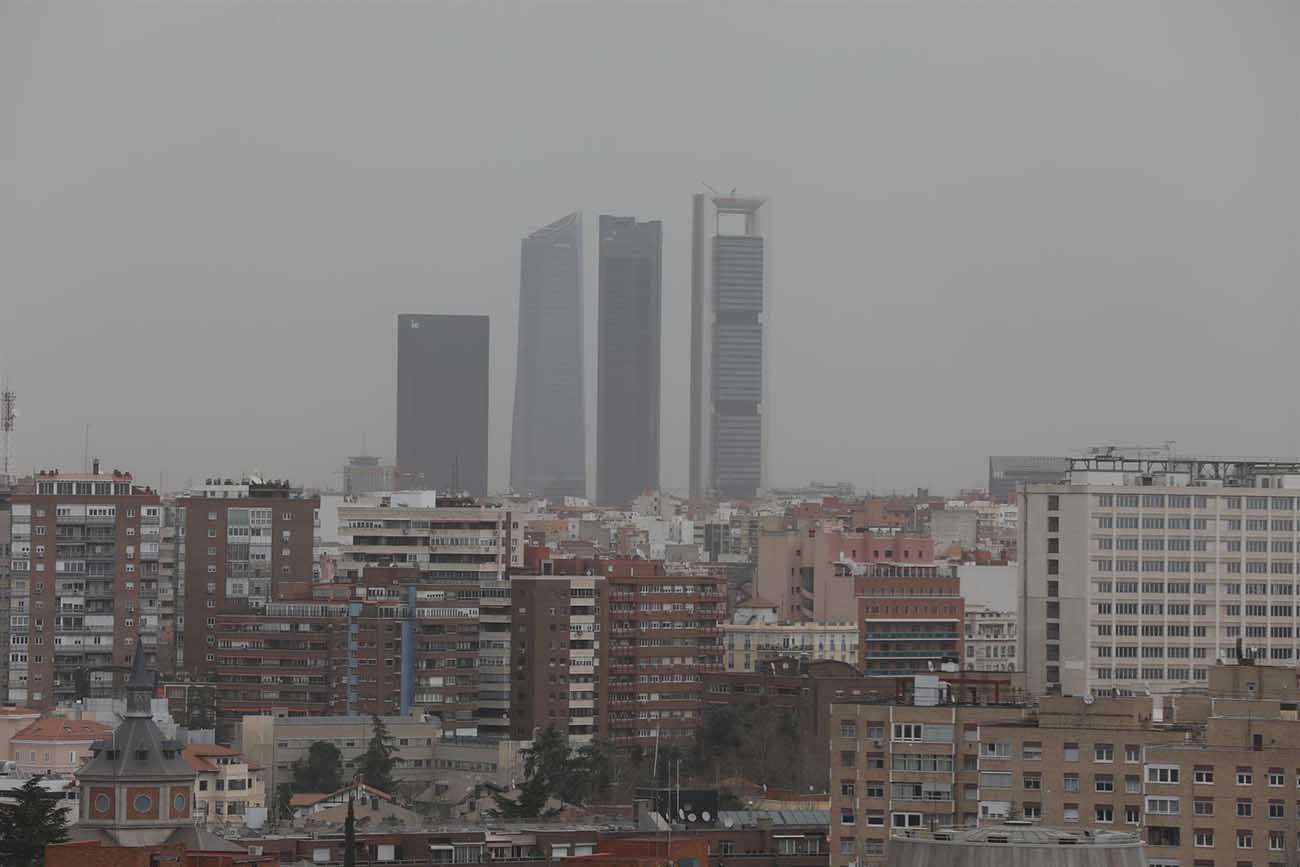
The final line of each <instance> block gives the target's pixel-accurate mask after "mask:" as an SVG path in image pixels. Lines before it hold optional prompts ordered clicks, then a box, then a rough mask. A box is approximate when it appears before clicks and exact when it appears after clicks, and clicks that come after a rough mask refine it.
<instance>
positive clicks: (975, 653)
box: [963, 603, 1020, 671]
mask: <svg viewBox="0 0 1300 867" xmlns="http://www.w3.org/2000/svg"><path fill="white" fill-rule="evenodd" d="M965 617H966V642H965V651H964V653H963V657H964V658H965V667H966V669H967V670H968V671H1016V670H1017V668H1016V665H1017V660H1018V659H1019V658H1020V626H1019V621H1018V620H1017V618H1016V612H1014V611H998V610H996V609H993V608H989V607H988V606H987V605H972V604H970V603H967V604H966V614H965Z"/></svg>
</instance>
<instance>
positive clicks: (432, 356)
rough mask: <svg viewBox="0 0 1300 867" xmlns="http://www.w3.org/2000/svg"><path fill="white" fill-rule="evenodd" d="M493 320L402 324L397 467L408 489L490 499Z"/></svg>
mask: <svg viewBox="0 0 1300 867" xmlns="http://www.w3.org/2000/svg"><path fill="white" fill-rule="evenodd" d="M488 354H489V344H488V318H487V317H486V316H440V315H423V314H410V313H408V314H403V315H401V316H398V317H397V468H398V471H399V472H401V473H404V474H406V475H407V477H408V478H410V479H411V481H410V482H409V484H411V485H415V486H418V487H420V488H426V489H433V490H440V491H452V492H458V491H468V492H469V493H471V494H473V495H475V496H479V497H481V496H485V495H486V494H487V474H488V470H487V466H488Z"/></svg>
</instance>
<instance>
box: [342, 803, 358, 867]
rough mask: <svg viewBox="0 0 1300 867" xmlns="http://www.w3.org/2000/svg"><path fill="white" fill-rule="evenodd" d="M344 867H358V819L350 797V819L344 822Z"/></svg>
mask: <svg viewBox="0 0 1300 867" xmlns="http://www.w3.org/2000/svg"><path fill="white" fill-rule="evenodd" d="M343 867H357V817H356V813H355V812H354V810H353V808H352V796H351V795H348V817H347V819H345V820H344V822H343Z"/></svg>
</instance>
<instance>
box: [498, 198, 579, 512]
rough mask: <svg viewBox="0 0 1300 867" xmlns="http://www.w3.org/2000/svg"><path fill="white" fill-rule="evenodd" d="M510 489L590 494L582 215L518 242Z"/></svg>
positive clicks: (556, 494) (564, 219)
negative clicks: (583, 329) (583, 338)
mask: <svg viewBox="0 0 1300 867" xmlns="http://www.w3.org/2000/svg"><path fill="white" fill-rule="evenodd" d="M522 247H523V249H522V252H521V256H520V271H519V353H518V356H517V368H516V374H515V413H514V427H513V429H512V431H511V439H510V487H511V488H513V489H514V491H515V492H516V493H521V494H525V493H531V494H537V495H540V496H547V497H564V496H574V497H584V496H586V494H587V448H586V421H585V419H586V416H585V414H584V406H585V400H584V397H583V391H582V215H581V214H580V213H577V212H574V213H572V214H569V215H568V216H567V217H562V218H560V219H559V220H556V221H555V222H554V223H551V224H550V225H549V226H543V227H542V228H540V229H538V230H537V231H536V232H533V233H532V234H531V235H529V236H528V237H526V238H524V240H523V245H522Z"/></svg>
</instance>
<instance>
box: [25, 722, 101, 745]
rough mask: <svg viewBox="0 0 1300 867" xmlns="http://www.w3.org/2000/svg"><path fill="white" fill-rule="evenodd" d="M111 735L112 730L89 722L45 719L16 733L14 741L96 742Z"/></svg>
mask: <svg viewBox="0 0 1300 867" xmlns="http://www.w3.org/2000/svg"><path fill="white" fill-rule="evenodd" d="M112 734H113V729H112V728H110V727H109V726H106V725H104V724H103V723H97V722H93V721H91V720H77V719H63V718H62V717H47V718H45V719H38V720H36V721H35V722H34V723H32V724H31V725H29V726H27V727H25V728H24V729H22V730H21V731H19V732H16V733H15V734H14V736H13V738H12V739H11V740H15V741H92V742H93V741H97V740H103V739H104V738H107V737H109V736H110V735H112Z"/></svg>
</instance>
